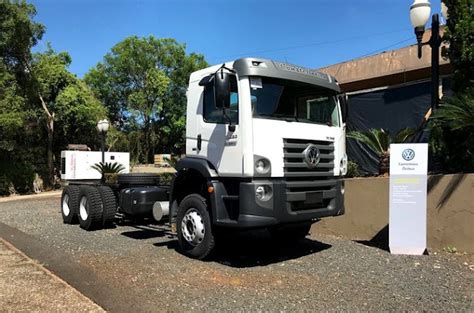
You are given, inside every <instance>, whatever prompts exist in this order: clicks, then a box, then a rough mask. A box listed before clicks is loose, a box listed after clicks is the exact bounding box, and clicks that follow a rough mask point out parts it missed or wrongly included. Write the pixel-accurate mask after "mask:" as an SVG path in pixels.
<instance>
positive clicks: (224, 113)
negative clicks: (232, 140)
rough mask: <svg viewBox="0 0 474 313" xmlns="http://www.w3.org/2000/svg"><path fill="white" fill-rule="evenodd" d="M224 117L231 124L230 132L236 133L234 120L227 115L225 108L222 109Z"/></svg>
mask: <svg viewBox="0 0 474 313" xmlns="http://www.w3.org/2000/svg"><path fill="white" fill-rule="evenodd" d="M222 115H223V116H224V119H225V120H226V121H227V122H228V123H229V131H231V132H234V131H235V125H232V119H231V118H230V116H229V115H227V113H226V111H225V108H222Z"/></svg>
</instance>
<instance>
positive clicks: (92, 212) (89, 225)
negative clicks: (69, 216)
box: [77, 186, 103, 230]
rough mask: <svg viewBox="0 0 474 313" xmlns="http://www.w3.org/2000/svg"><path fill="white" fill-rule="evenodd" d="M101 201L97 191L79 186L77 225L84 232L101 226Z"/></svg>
mask: <svg viewBox="0 0 474 313" xmlns="http://www.w3.org/2000/svg"><path fill="white" fill-rule="evenodd" d="M102 211H103V210H102V200H101V197H100V192H99V189H97V188H96V187H92V186H81V190H80V193H79V213H78V215H77V216H78V218H79V225H80V226H81V228H83V229H85V230H94V229H98V228H99V227H100V226H102Z"/></svg>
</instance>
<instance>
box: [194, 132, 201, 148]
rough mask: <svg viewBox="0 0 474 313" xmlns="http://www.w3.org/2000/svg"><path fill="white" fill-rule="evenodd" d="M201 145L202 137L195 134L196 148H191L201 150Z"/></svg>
mask: <svg viewBox="0 0 474 313" xmlns="http://www.w3.org/2000/svg"><path fill="white" fill-rule="evenodd" d="M201 146H202V138H201V134H199V135H198V136H197V148H193V151H196V150H197V151H201Z"/></svg>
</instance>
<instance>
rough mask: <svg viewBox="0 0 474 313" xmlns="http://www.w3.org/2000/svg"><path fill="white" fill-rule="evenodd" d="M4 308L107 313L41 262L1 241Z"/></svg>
mask: <svg viewBox="0 0 474 313" xmlns="http://www.w3.org/2000/svg"><path fill="white" fill-rule="evenodd" d="M0 290H1V292H0V308H1V309H0V311H2V312H33V311H34V312H38V311H42V312H104V310H103V309H101V308H100V307H99V306H97V305H96V304H95V303H93V302H92V301H90V300H89V299H87V298H86V297H84V296H83V295H81V294H80V293H78V292H77V291H76V290H75V289H74V288H72V287H71V286H69V285H67V284H66V283H64V282H63V281H61V280H60V279H58V278H57V277H55V276H54V275H51V274H50V273H49V272H48V271H47V270H45V269H44V268H43V267H42V266H41V265H40V264H38V263H36V262H35V261H33V260H31V259H29V258H27V257H26V256H24V255H22V254H21V253H18V251H15V250H12V249H10V247H8V246H7V245H6V244H5V243H3V242H2V241H1V240H0Z"/></svg>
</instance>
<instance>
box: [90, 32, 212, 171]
mask: <svg viewBox="0 0 474 313" xmlns="http://www.w3.org/2000/svg"><path fill="white" fill-rule="evenodd" d="M206 66H207V63H206V62H205V61H204V57H203V56H202V55H199V54H190V55H187V54H186V49H185V45H183V44H179V43H177V42H176V41H175V40H174V39H157V38H155V37H153V36H149V37H146V38H139V37H136V36H132V37H128V38H126V39H125V40H123V41H122V42H120V43H118V44H117V45H115V46H114V47H113V48H112V49H111V52H109V53H108V54H106V55H105V57H104V60H103V62H101V63H99V64H97V66H96V67H95V68H93V69H91V70H90V71H89V73H87V74H86V76H85V81H86V82H87V84H88V85H89V86H91V88H92V89H93V90H94V92H95V94H96V96H97V97H98V98H99V99H100V100H101V101H102V102H103V103H104V104H105V106H106V107H107V108H108V111H109V118H110V119H111V121H113V124H114V126H116V127H117V128H119V129H120V130H122V131H126V132H128V133H130V135H131V136H132V137H133V138H139V137H140V135H139V134H137V133H136V131H137V130H140V132H141V133H142V134H143V142H144V144H143V146H142V147H135V146H133V147H132V146H131V147H130V148H131V149H132V150H134V151H136V152H137V153H140V152H139V151H142V150H143V151H144V156H143V158H141V161H145V162H151V161H152V160H153V154H154V153H155V151H156V150H155V149H156V148H158V150H159V151H163V152H172V153H178V152H179V151H182V149H183V146H184V136H183V135H184V126H185V111H186V87H187V83H188V78H189V74H190V73H191V72H193V71H196V70H198V69H201V68H203V67H206ZM131 139H132V138H131ZM130 143H132V140H130ZM174 143H177V144H176V145H175V144H174ZM165 149H166V150H165ZM168 149H171V150H172V151H169V150H168ZM133 158H135V156H133Z"/></svg>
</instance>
